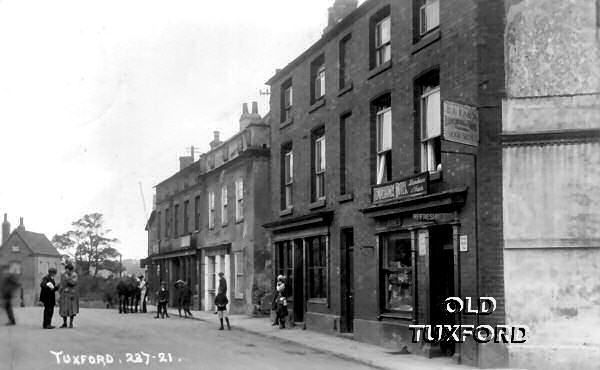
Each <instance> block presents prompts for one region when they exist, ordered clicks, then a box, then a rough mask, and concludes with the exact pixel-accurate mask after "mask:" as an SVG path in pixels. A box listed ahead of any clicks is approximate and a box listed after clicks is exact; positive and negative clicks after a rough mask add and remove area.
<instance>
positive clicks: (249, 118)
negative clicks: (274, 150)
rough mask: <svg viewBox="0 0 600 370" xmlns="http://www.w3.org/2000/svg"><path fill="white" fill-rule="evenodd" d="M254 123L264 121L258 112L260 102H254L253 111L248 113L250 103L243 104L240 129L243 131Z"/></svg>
mask: <svg viewBox="0 0 600 370" xmlns="http://www.w3.org/2000/svg"><path fill="white" fill-rule="evenodd" d="M253 123H262V117H261V116H260V114H258V102H255V101H253V102H252V113H248V104H247V103H244V104H243V105H242V115H241V116H240V131H243V130H244V129H246V127H248V125H250V124H253Z"/></svg>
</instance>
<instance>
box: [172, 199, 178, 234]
mask: <svg viewBox="0 0 600 370" xmlns="http://www.w3.org/2000/svg"><path fill="white" fill-rule="evenodd" d="M178 236H179V204H175V210H174V211H173V237H175V238H176V237H178Z"/></svg>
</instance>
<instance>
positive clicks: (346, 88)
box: [338, 81, 354, 98]
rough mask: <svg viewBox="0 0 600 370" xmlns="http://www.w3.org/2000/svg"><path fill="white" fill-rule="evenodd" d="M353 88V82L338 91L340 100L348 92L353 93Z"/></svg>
mask: <svg viewBox="0 0 600 370" xmlns="http://www.w3.org/2000/svg"><path fill="white" fill-rule="evenodd" d="M352 88H354V85H353V84H352V81H350V82H348V84H347V85H346V86H344V87H342V88H341V89H340V91H338V98H339V97H340V96H342V95H344V94H345V93H347V92H348V91H351V90H352Z"/></svg>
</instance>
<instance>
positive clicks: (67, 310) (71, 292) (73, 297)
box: [59, 263, 79, 328]
mask: <svg viewBox="0 0 600 370" xmlns="http://www.w3.org/2000/svg"><path fill="white" fill-rule="evenodd" d="M59 293H60V300H59V305H60V309H59V313H60V316H62V319H63V324H62V326H61V328H66V327H67V317H68V318H69V328H72V327H73V319H74V318H75V315H77V314H78V313H79V293H78V291H77V273H76V272H75V271H73V265H72V264H70V263H68V264H67V265H66V266H65V272H64V273H63V274H62V275H61V277H60V290H59Z"/></svg>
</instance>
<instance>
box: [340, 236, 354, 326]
mask: <svg viewBox="0 0 600 370" xmlns="http://www.w3.org/2000/svg"><path fill="white" fill-rule="evenodd" d="M340 242H341V256H342V264H341V266H342V271H341V274H340V277H341V287H342V290H341V293H342V297H341V298H342V317H341V320H340V321H341V326H340V330H341V331H342V332H344V333H352V332H353V331H354V231H353V229H352V228H347V229H343V230H342V234H341V241H340Z"/></svg>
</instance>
